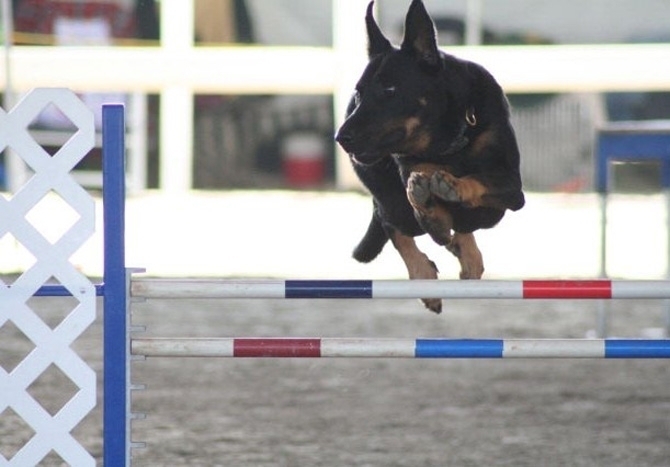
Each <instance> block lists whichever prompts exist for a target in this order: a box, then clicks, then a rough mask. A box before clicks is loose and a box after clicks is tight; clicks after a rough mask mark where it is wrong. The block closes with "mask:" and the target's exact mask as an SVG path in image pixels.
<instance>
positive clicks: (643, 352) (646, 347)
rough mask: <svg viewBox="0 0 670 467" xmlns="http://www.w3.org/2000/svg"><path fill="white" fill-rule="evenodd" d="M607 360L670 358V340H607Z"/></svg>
mask: <svg viewBox="0 0 670 467" xmlns="http://www.w3.org/2000/svg"><path fill="white" fill-rule="evenodd" d="M605 358H670V339H658V340H643V339H607V340H605Z"/></svg>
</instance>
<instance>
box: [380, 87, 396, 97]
mask: <svg viewBox="0 0 670 467" xmlns="http://www.w3.org/2000/svg"><path fill="white" fill-rule="evenodd" d="M395 91H396V89H395V86H389V87H387V88H384V91H383V92H384V97H393V96H395Z"/></svg>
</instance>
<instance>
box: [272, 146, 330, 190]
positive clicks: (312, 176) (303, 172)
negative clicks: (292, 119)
mask: <svg viewBox="0 0 670 467" xmlns="http://www.w3.org/2000/svg"><path fill="white" fill-rule="evenodd" d="M325 163H326V149H325V144H324V141H323V138H322V137H321V136H319V135H318V134H316V133H294V134H292V135H289V136H287V137H286V138H285V139H284V141H283V143H282V165H283V172H284V179H285V180H286V182H287V183H288V185H289V186H292V187H307V186H314V185H318V184H320V183H323V179H324V172H325Z"/></svg>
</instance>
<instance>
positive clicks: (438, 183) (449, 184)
mask: <svg viewBox="0 0 670 467" xmlns="http://www.w3.org/2000/svg"><path fill="white" fill-rule="evenodd" d="M457 183H458V179H457V178H456V177H454V176H453V175H451V174H449V173H447V172H441V171H438V172H435V173H434V174H433V176H432V177H431V178H430V192H431V193H432V194H434V195H435V196H437V197H438V198H440V199H442V200H444V201H450V202H460V201H462V200H461V196H460V195H459V194H458V190H457V189H456V184H457Z"/></svg>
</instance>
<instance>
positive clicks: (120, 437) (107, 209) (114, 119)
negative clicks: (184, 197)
mask: <svg viewBox="0 0 670 467" xmlns="http://www.w3.org/2000/svg"><path fill="white" fill-rule="evenodd" d="M124 167H125V122H124V108H123V105H118V104H115V105H103V107H102V177H103V214H104V260H105V266H104V276H105V277H104V283H105V288H104V320H103V325H104V328H103V329H104V331H103V339H104V344H103V349H104V404H103V423H104V428H103V431H104V444H103V450H104V463H105V465H106V466H113V467H117V466H124V465H129V463H130V459H129V455H130V447H129V446H130V443H129V440H128V438H129V430H128V413H127V412H128V405H127V404H128V397H127V392H128V391H127V381H126V367H127V361H126V356H127V354H128V350H129V349H128V346H129V343H128V338H127V332H126V294H127V287H126V266H125V170H124Z"/></svg>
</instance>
